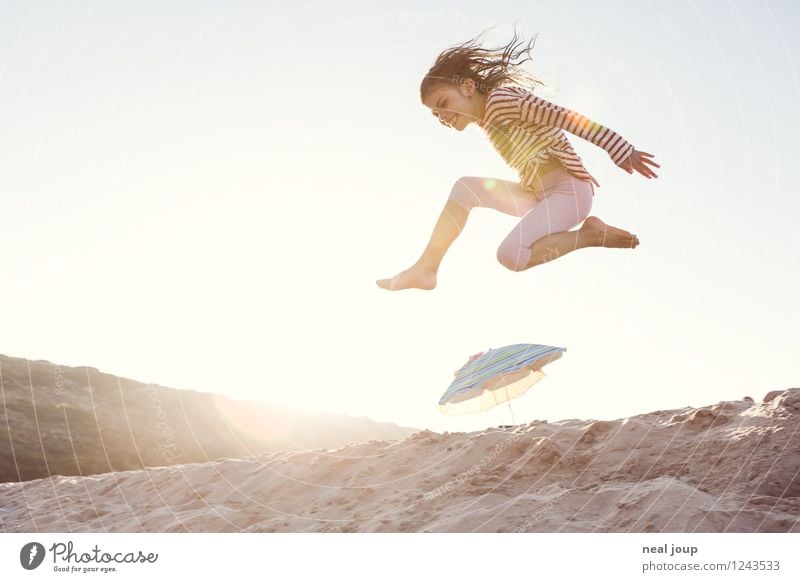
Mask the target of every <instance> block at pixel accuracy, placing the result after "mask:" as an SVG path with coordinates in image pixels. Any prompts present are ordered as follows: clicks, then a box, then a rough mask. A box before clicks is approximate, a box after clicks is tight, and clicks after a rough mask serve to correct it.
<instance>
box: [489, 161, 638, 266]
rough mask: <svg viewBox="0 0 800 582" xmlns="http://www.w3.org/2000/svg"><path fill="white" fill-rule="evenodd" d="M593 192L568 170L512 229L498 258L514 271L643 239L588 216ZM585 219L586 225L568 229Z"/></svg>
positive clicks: (632, 243)
mask: <svg viewBox="0 0 800 582" xmlns="http://www.w3.org/2000/svg"><path fill="white" fill-rule="evenodd" d="M552 179H553V177H551V181H552ZM592 192H593V189H592V187H591V185H590V184H589V183H587V182H583V181H581V180H578V179H577V178H574V177H572V176H570V175H569V174H566V172H564V174H563V175H562V176H560V177H558V179H557V181H555V182H554V183H553V184H552V185H551V188H549V189H548V196H547V197H546V198H544V199H543V200H541V201H540V202H539V203H538V204H536V206H535V207H534V208H532V209H531V210H530V211H529V212H528V213H527V214H526V215H525V216H524V217H523V219H522V220H521V221H520V223H519V224H518V225H517V226H516V227H515V228H514V230H512V231H511V232H510V233H509V235H508V236H507V237H506V239H505V240H504V241H503V243H502V244H501V245H500V248H498V251H497V259H498V260H499V261H500V263H501V264H502V265H503V266H505V267H507V268H508V269H511V270H512V271H524V270H526V269H529V268H531V267H533V266H535V265H540V264H542V263H546V262H548V261H552V260H554V259H557V258H559V257H562V256H564V255H565V254H567V253H569V252H572V251H574V250H576V249H579V248H584V247H587V246H605V247H629V248H633V247H635V246H636V245H637V244H638V243H639V241H638V239H637V238H636V237H635V235H632V234H631V233H629V232H627V231H624V230H621V229H618V228H614V227H612V226H609V225H607V224H605V223H604V222H603V221H602V220H600V219H599V218H596V217H590V218H588V219H587V216H588V215H589V211H590V210H591V207H592ZM584 219H586V222H585V223H584V225H583V227H582V228H580V229H579V230H575V231H569V230H568V229H569V228H571V227H573V226H576V225H577V224H579V223H580V222H581V221H583V220H584Z"/></svg>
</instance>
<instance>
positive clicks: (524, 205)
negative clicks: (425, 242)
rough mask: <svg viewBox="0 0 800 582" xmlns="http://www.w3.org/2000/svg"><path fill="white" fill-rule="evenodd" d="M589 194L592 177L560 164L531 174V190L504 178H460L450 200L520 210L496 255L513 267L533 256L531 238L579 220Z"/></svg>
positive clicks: (588, 204) (469, 206) (589, 203)
mask: <svg viewBox="0 0 800 582" xmlns="http://www.w3.org/2000/svg"><path fill="white" fill-rule="evenodd" d="M593 196H594V185H593V184H592V183H591V182H584V181H583V180H579V179H578V178H576V177H574V176H573V175H572V174H570V173H569V172H567V171H566V170H565V169H564V168H563V167H562V166H558V167H556V168H555V169H553V170H551V171H549V172H547V173H546V174H545V175H544V176H541V177H537V178H536V179H535V181H534V185H533V192H529V191H527V190H523V189H522V187H521V186H520V185H519V184H518V183H517V182H509V181H507V180H497V179H494V178H478V177H464V178H460V179H459V180H457V181H456V183H455V185H454V186H453V190H452V192H451V193H450V197H449V200H450V201H452V202H455V203H456V204H458V205H459V206H461V207H462V208H464V209H465V210H467V212H469V211H470V210H472V209H473V208H475V207H485V208H494V209H495V210H499V211H500V212H503V213H505V214H510V215H511V216H521V217H522V220H520V221H519V224H517V226H515V227H514V229H513V230H512V231H511V232H510V233H508V236H507V237H506V238H505V240H503V242H502V243H501V244H500V247H499V248H498V249H497V260H498V261H500V263H501V264H502V265H503V266H504V267H507V268H508V269H511V270H512V271H522V270H524V269H526V268H527V265H528V263H529V262H530V260H531V246H533V243H535V242H536V241H537V240H539V239H541V238H543V237H546V236H548V235H551V234H554V233H556V232H564V231H566V230H569V229H570V228H572V227H573V226H577V225H578V224H580V223H581V222H583V221H584V220H585V219H586V217H587V216H589V211H590V210H591V208H592V197H593ZM539 198H542V199H541V200H540V199H539Z"/></svg>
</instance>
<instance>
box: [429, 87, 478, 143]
mask: <svg viewBox="0 0 800 582" xmlns="http://www.w3.org/2000/svg"><path fill="white" fill-rule="evenodd" d="M422 103H423V104H424V105H425V106H426V107H428V108H430V110H431V111H432V112H433V115H434V116H435V117H437V118H438V119H439V123H441V124H442V125H446V126H447V127H452V128H453V129H456V130H458V131H463V129H464V128H465V127H467V125H469V124H470V123H474V122H476V121H479V120H480V119H482V118H483V110H484V106H485V104H486V96H485V95H484V94H483V93H481V92H479V91H478V90H477V89H476V87H475V83H474V82H473V81H472V79H467V80H466V81H465V82H464V83H460V84H457V83H452V84H445V83H442V84H437V85H434V86H433V88H432V89H431V90H430V92H429V93H428V94H427V95H426V96H425V99H423V100H422Z"/></svg>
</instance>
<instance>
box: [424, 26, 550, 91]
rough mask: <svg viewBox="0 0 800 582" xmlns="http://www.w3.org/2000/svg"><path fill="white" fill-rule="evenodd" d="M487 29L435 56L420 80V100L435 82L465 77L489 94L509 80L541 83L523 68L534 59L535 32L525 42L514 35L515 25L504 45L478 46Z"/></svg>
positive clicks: (458, 81)
mask: <svg viewBox="0 0 800 582" xmlns="http://www.w3.org/2000/svg"><path fill="white" fill-rule="evenodd" d="M486 32H487V31H486V30H484V31H483V32H481V33H480V34H479V35H478V36H476V37H475V38H472V39H470V40H468V41H466V42H464V43H461V44H458V45H455V46H452V47H450V48H448V49H447V50H445V51H443V52H442V53H441V54H440V55H439V56H438V57H437V58H436V62H434V63H433V66H432V67H431V68H430V70H429V71H428V72H427V74H426V75H425V77H424V78H423V79H422V83H420V86H419V93H420V98H421V99H425V96H426V95H427V94H428V93H429V92H430V91H431V89H433V87H434V86H436V85H443V84H451V83H452V84H460V83H463V82H464V81H466V80H467V79H472V81H473V82H474V83H475V85H476V88H477V90H478V91H479V92H481V93H489V92H490V91H491V90H492V89H495V88H496V87H499V86H500V85H503V84H508V83H516V84H519V85H528V84H535V83H539V84H542V85H543V84H544V83H542V82H541V81H539V80H538V79H536V78H534V77H532V76H531V75H530V74H529V73H527V72H526V71H524V70H523V69H522V65H523V64H524V63H525V62H526V61H533V57H531V56H530V52H531V51H532V50H533V45H534V43H535V42H536V36H538V34H537V35H534V37H533V38H532V39H531V40H530V41H529V42H527V43H526V42H525V40H524V39H522V38H521V37H520V36H518V35H517V30H516V27H515V28H514V38H513V39H511V42H509V43H508V44H507V45H505V46H500V47H496V48H485V47H482V46H480V39H481V37H482V36H483V35H484V34H486Z"/></svg>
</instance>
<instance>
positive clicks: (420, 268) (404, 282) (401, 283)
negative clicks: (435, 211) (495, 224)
mask: <svg viewBox="0 0 800 582" xmlns="http://www.w3.org/2000/svg"><path fill="white" fill-rule="evenodd" d="M468 216H469V211H468V210H466V209H464V208H462V207H461V206H459V205H458V204H456V203H455V202H452V201H450V200H448V201H447V204H445V207H444V209H443V210H442V212H441V214H440V215H439V220H437V221H436V226H434V227H433V234H431V239H430V241H429V242H428V246H427V247H425V251H424V252H423V253H422V256H421V257H420V258H419V259H417V262H416V263H414V265H412V266H411V267H410V268H408V269H406V270H405V271H402V272H400V273H398V274H397V275H395V276H394V277H392V278H391V279H379V280H377V281H376V283H377V285H378V287H382V288H383V289H389V290H390V291H399V290H401V289H426V290H430V289H433V288H434V287H436V273H437V272H438V271H439V265H440V264H441V262H442V259H443V258H444V255H445V253H446V252H447V249H448V248H450V245H451V244H452V243H453V241H454V240H455V239H456V237H458V235H459V234H460V233H461V231H462V230H463V229H464V225H465V224H466V223H467V217H468Z"/></svg>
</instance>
